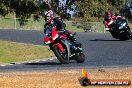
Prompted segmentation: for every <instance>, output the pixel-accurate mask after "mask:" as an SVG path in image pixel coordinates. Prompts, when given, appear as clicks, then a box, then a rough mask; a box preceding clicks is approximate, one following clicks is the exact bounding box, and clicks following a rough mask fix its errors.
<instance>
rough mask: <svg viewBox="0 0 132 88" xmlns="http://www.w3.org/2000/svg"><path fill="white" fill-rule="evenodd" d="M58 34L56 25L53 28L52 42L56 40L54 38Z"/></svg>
mask: <svg viewBox="0 0 132 88" xmlns="http://www.w3.org/2000/svg"><path fill="white" fill-rule="evenodd" d="M57 34H58V30H57V29H56V27H54V28H53V29H52V42H53V41H54V40H53V38H54V37H55V36H56V35H57Z"/></svg>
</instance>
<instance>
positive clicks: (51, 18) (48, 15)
mask: <svg viewBox="0 0 132 88" xmlns="http://www.w3.org/2000/svg"><path fill="white" fill-rule="evenodd" d="M44 6H45V14H44V15H45V16H44V17H45V22H46V23H45V26H44V27H46V26H47V25H51V24H54V23H56V24H57V25H56V26H57V28H58V29H59V31H63V32H64V33H66V34H67V35H68V36H69V38H70V40H71V41H72V42H74V43H75V44H76V45H77V47H81V44H80V43H78V42H77V41H76V39H75V37H74V35H73V34H72V33H71V32H69V31H68V30H66V29H65V27H64V23H63V22H62V21H61V20H60V19H59V18H58V17H55V14H54V12H53V10H52V9H51V6H50V5H49V3H48V2H44Z"/></svg>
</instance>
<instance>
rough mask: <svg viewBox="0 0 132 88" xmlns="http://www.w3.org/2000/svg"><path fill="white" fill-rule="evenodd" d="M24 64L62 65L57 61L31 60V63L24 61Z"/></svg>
mask: <svg viewBox="0 0 132 88" xmlns="http://www.w3.org/2000/svg"><path fill="white" fill-rule="evenodd" d="M24 65H62V64H61V63H57V62H43V63H40V62H32V63H24Z"/></svg>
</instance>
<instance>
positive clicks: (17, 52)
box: [0, 41, 53, 63]
mask: <svg viewBox="0 0 132 88" xmlns="http://www.w3.org/2000/svg"><path fill="white" fill-rule="evenodd" d="M52 56H53V53H52V51H49V50H48V47H47V46H40V45H32V44H23V43H16V42H9V41H0V63H11V62H18V61H27V60H35V59H44V58H49V57H52Z"/></svg>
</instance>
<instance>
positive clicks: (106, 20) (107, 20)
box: [103, 10, 116, 31]
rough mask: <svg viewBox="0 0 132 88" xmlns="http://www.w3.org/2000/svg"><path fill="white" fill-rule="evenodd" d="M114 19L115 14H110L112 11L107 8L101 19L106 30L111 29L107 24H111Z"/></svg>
mask: <svg viewBox="0 0 132 88" xmlns="http://www.w3.org/2000/svg"><path fill="white" fill-rule="evenodd" d="M115 19H116V16H114V15H112V12H111V11H110V10H108V12H107V14H106V16H105V18H104V21H103V23H104V26H105V29H106V31H108V30H111V27H110V26H109V25H110V24H112V23H113V22H114V21H115Z"/></svg>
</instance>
